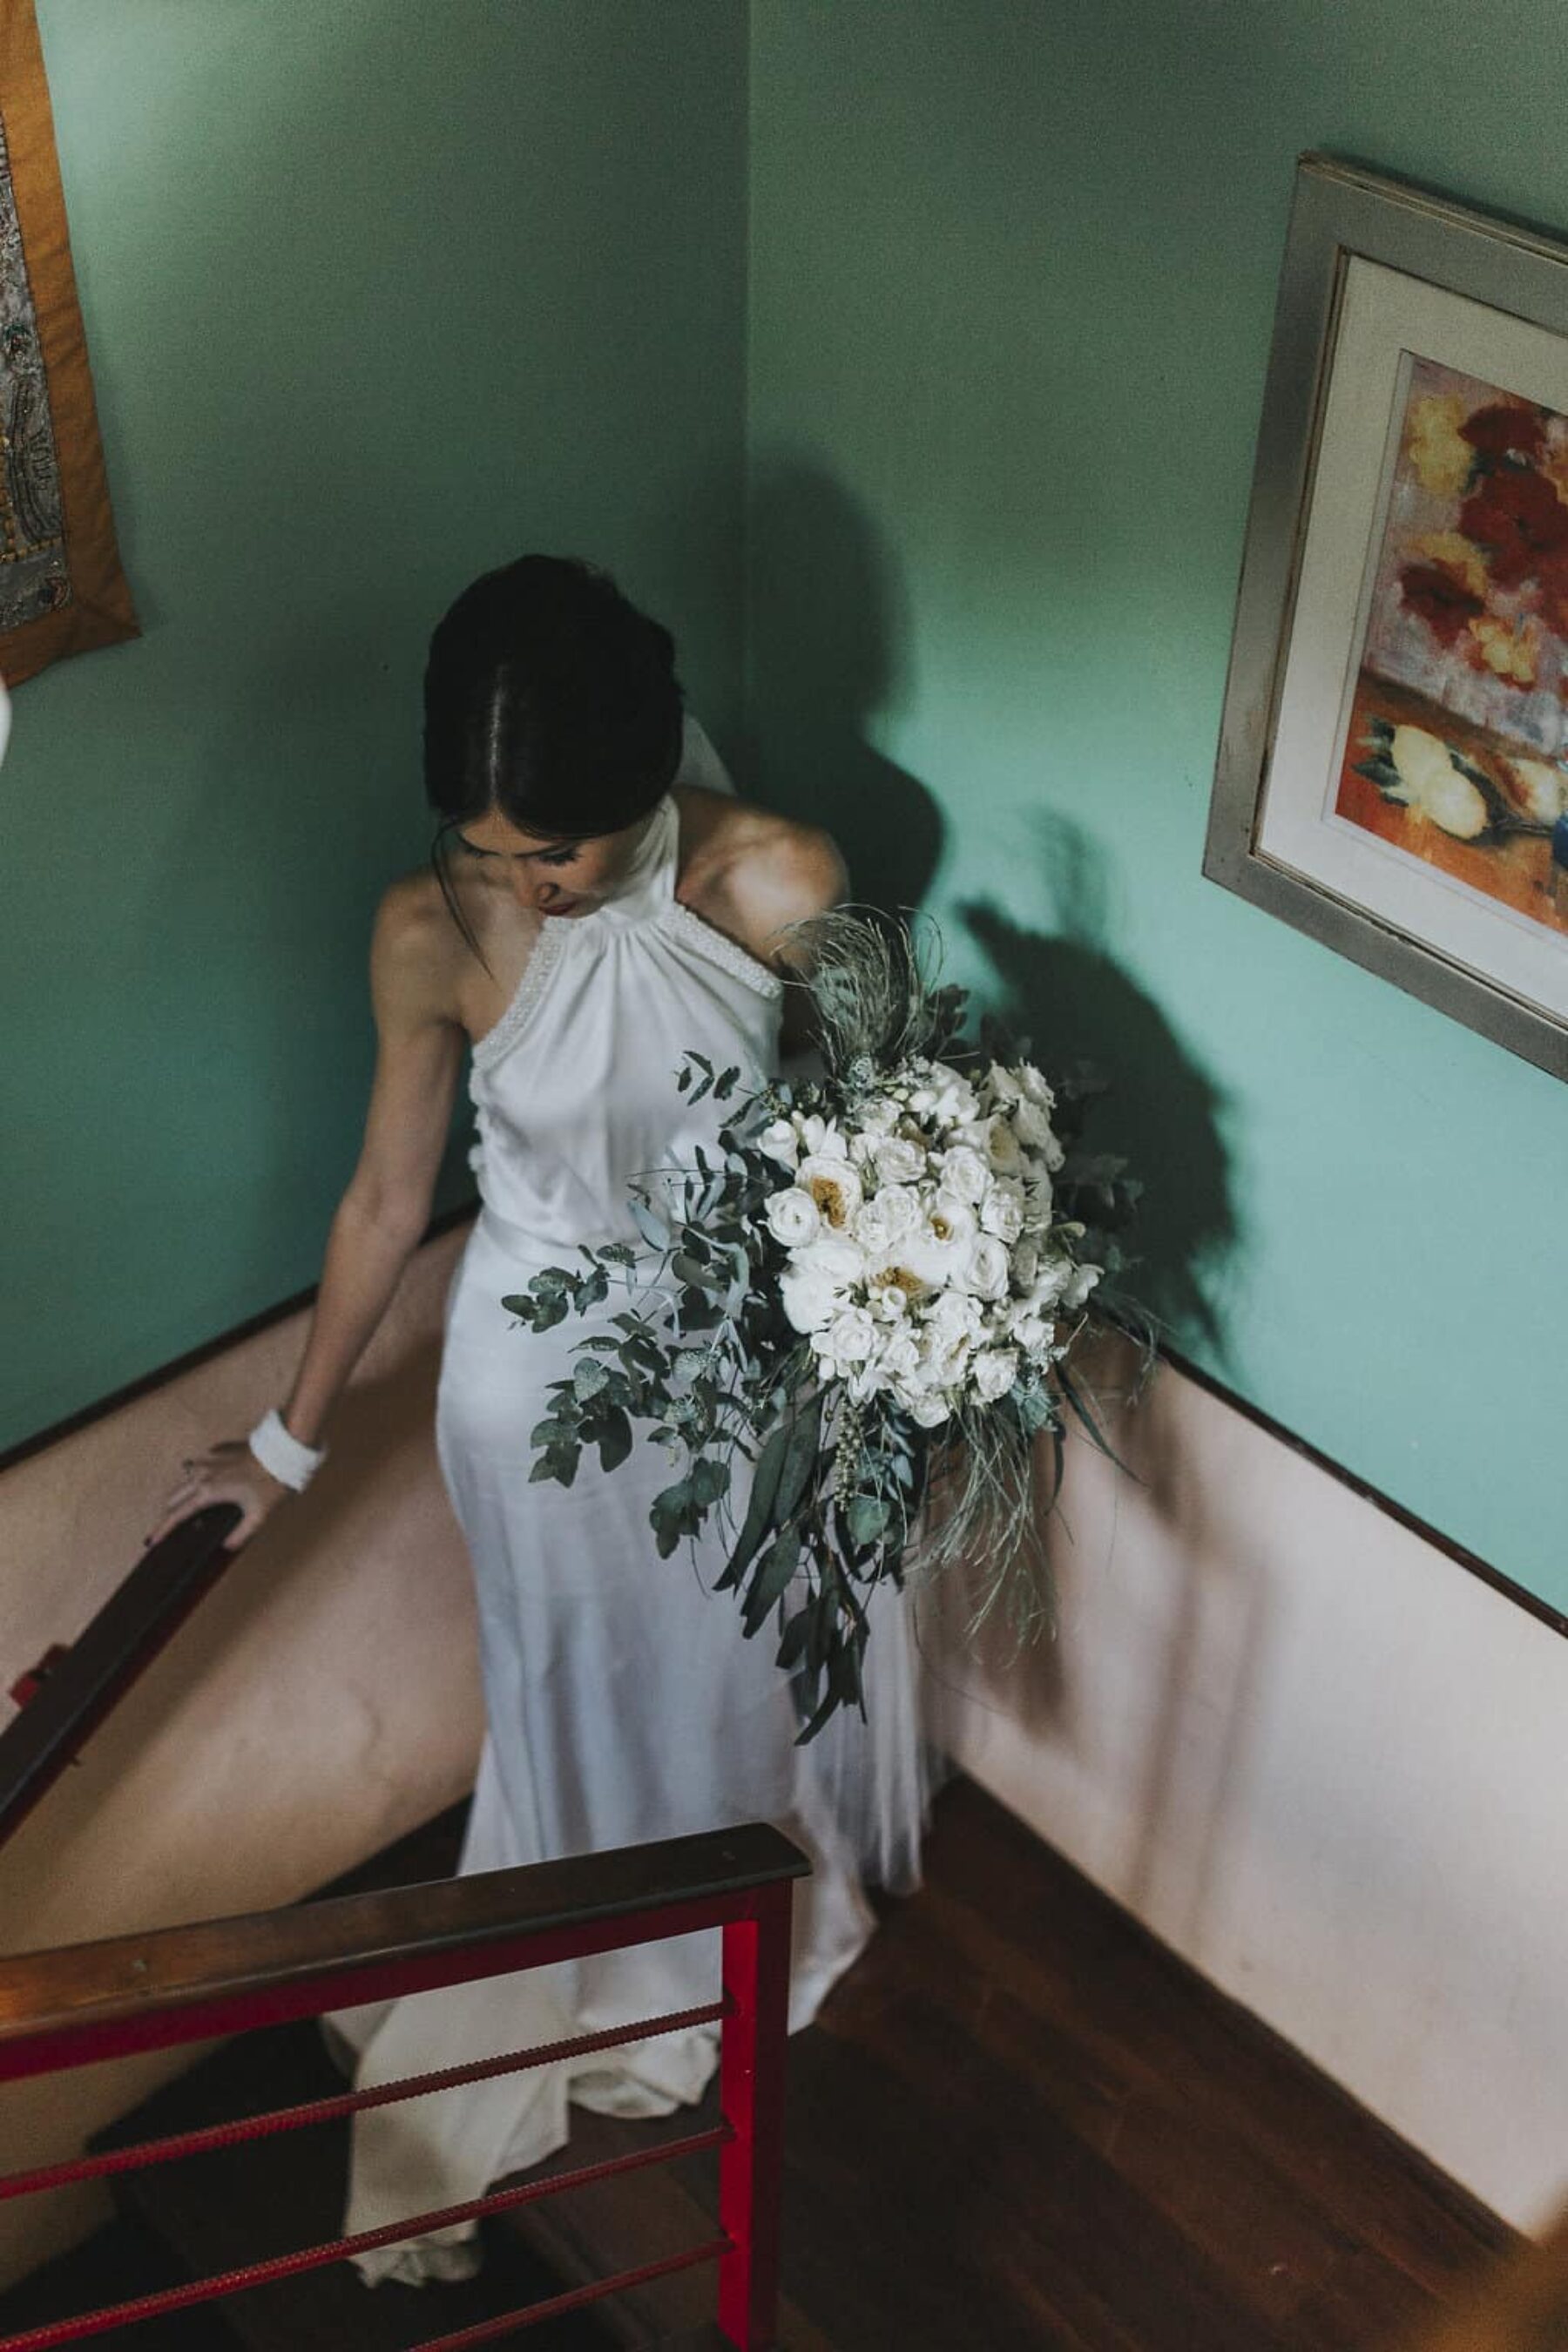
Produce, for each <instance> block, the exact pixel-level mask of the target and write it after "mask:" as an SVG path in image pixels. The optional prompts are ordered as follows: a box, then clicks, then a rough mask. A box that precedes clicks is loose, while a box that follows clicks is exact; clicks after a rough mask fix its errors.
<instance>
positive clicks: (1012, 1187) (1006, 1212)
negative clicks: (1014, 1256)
mask: <svg viewBox="0 0 1568 2352" xmlns="http://www.w3.org/2000/svg"><path fill="white" fill-rule="evenodd" d="M980 1223H981V1226H982V1228H983V1230H984V1232H986V1233H988V1234H995V1235H996V1238H997V1240H998V1241H1003V1242H1006V1243H1008V1244H1012V1243H1014V1242H1016V1240H1017V1238H1018V1236H1019V1234H1021V1233H1022V1232H1023V1230H1024V1201H1023V1195H1022V1193H1021V1192H1019V1190H1018V1187H1017V1186H1016V1184H1012V1183H1009V1182H1008V1181H1007V1179H1006V1178H1005V1177H1003V1178H1002V1180H1001V1181H1000V1182H998V1183H996V1184H994V1185H993V1186H992V1188H991V1191H990V1192H989V1193H988V1194H987V1195H986V1197H985V1199H984V1201H983V1202H981V1204H980Z"/></svg>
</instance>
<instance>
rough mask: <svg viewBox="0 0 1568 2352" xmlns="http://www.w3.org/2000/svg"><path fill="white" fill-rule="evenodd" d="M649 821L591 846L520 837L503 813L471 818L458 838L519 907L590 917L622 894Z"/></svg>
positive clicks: (493, 811)
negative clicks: (498, 881) (497, 880)
mask: <svg viewBox="0 0 1568 2352" xmlns="http://www.w3.org/2000/svg"><path fill="white" fill-rule="evenodd" d="M647 823H648V820H647V818H646V817H640V818H639V819H638V820H637V824H630V825H627V826H626V828H625V829H624V831H622V832H620V833H602V834H598V835H595V838H594V839H593V840H591V841H560V840H552V839H551V838H550V837H549V836H548V835H540V834H533V833H520V832H519V830H518V828H517V826H516V825H515V824H512V823H511V821H510V818H508V817H504V816H503V815H502V814H501V813H500V810H499V809H487V811H486V812H485V814H484V815H483V816H478V817H469V818H468V819H467V820H466V821H465V822H464V823H463V824H460V825H459V826H458V840H459V842H460V843H461V844H462V846H463V848H464V850H465V852H466V853H467V854H468V856H469V857H470V858H471V859H472V860H473V862H474V864H475V865H476V866H478V867H479V869H480V870H481V871H482V872H483V873H484V874H485V875H486V877H487V878H489V877H494V878H497V879H499V880H500V882H501V883H502V885H503V887H505V888H507V889H508V890H510V893H511V895H512V897H513V898H515V899H516V900H517V902H518V904H519V906H521V907H526V908H529V909H530V910H531V912H532V913H534V914H539V915H591V914H592V913H593V912H594V910H595V908H597V907H602V906H604V905H605V902H606V901H607V900H608V899H611V898H616V897H617V896H618V895H619V892H620V890H621V888H622V887H623V885H624V884H625V881H626V874H627V871H628V869H629V868H630V866H631V863H632V860H633V858H634V857H635V856H636V855H637V844H638V842H639V841H640V840H641V838H642V835H643V833H644V831H645V830H646V828H647Z"/></svg>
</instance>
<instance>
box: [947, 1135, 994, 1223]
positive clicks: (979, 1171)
mask: <svg viewBox="0 0 1568 2352" xmlns="http://www.w3.org/2000/svg"><path fill="white" fill-rule="evenodd" d="M987 1143H988V1145H989V1138H987ZM936 1166H937V1173H938V1176H939V1178H940V1181H941V1183H942V1191H943V1192H952V1193H954V1194H956V1196H957V1198H958V1199H959V1200H961V1201H967V1202H969V1204H970V1206H971V1207H972V1208H973V1206H974V1204H975V1203H976V1202H979V1201H983V1200H984V1198H985V1195H986V1193H987V1192H989V1190H990V1188H991V1171H990V1169H989V1168H988V1167H987V1165H986V1162H985V1160H983V1159H982V1157H981V1155H980V1153H979V1152H978V1151H976V1150H974V1149H973V1146H972V1145H970V1144H967V1143H957V1144H954V1145H953V1147H952V1150H949V1151H943V1152H942V1153H941V1154H940V1155H939V1156H938V1159H937V1162H936Z"/></svg>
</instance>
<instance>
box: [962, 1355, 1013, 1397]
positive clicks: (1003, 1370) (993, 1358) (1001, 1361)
mask: <svg viewBox="0 0 1568 2352" xmlns="http://www.w3.org/2000/svg"><path fill="white" fill-rule="evenodd" d="M969 1372H970V1378H971V1379H972V1380H973V1382H974V1388H975V1393H976V1395H977V1396H978V1397H979V1399H980V1402H981V1403H982V1404H994V1403H995V1402H996V1400H997V1399H998V1397H1005V1395H1006V1393H1007V1391H1008V1390H1009V1389H1010V1388H1011V1387H1012V1385H1013V1383H1014V1381H1016V1379H1017V1377H1018V1354H1017V1350H1016V1349H1015V1348H982V1349H981V1350H980V1353H979V1354H978V1355H977V1356H976V1357H975V1359H974V1361H973V1363H972V1364H971V1366H970V1367H969Z"/></svg>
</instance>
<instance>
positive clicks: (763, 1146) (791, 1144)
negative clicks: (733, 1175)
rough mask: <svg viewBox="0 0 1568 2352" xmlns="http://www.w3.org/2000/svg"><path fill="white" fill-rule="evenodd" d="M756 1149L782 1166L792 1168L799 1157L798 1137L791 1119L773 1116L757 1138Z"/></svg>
mask: <svg viewBox="0 0 1568 2352" xmlns="http://www.w3.org/2000/svg"><path fill="white" fill-rule="evenodd" d="M757 1149H758V1150H759V1151H765V1152H766V1153H767V1155H768V1158H769V1159H770V1160H777V1161H778V1162H779V1165H780V1166H781V1167H783V1168H789V1169H793V1168H794V1167H795V1162H796V1160H798V1159H799V1158H800V1138H799V1136H798V1135H796V1133H795V1122H794V1120H793V1119H787V1118H775V1119H773V1121H772V1122H771V1123H770V1124H769V1125H768V1126H766V1127H764V1128H763V1131H762V1133H761V1135H759V1136H758V1138H757Z"/></svg>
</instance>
